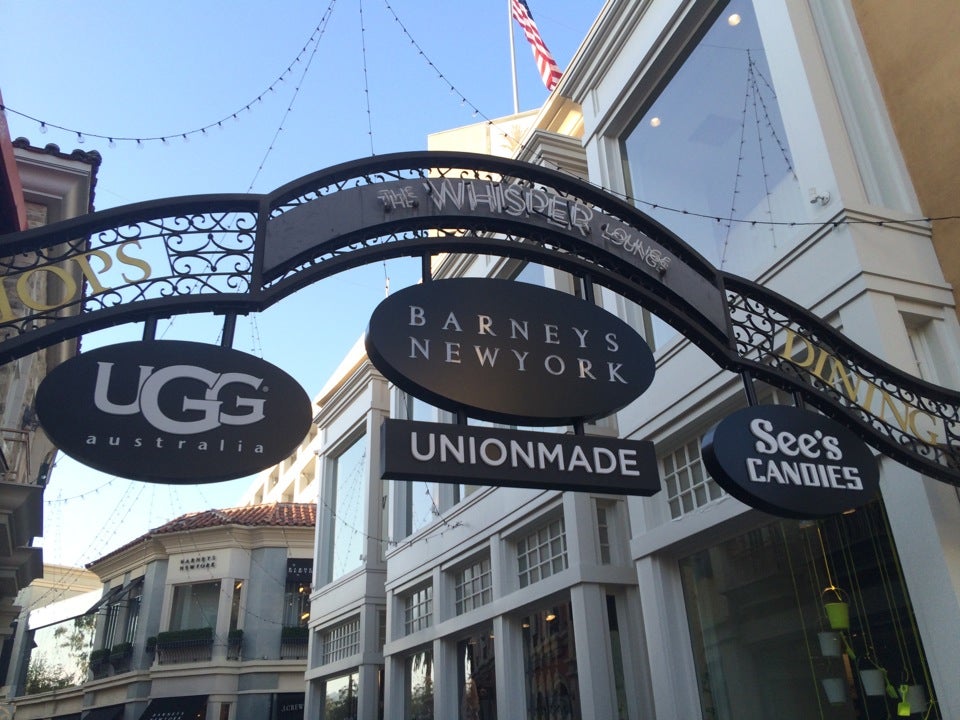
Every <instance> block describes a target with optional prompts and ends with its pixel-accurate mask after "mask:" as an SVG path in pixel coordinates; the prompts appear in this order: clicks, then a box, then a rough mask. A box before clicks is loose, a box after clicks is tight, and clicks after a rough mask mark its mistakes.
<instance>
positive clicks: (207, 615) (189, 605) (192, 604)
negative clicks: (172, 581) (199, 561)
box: [170, 580, 220, 630]
mask: <svg viewBox="0 0 960 720" xmlns="http://www.w3.org/2000/svg"><path fill="white" fill-rule="evenodd" d="M219 607H220V581H219V580H215V581H213V582H206V583H194V584H193V585H177V586H176V587H174V588H173V608H172V610H171V612H170V629H171V630H189V629H192V628H203V627H208V628H216V627H217V611H218V609H219Z"/></svg>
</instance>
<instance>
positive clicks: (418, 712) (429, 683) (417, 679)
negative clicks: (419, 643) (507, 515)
mask: <svg viewBox="0 0 960 720" xmlns="http://www.w3.org/2000/svg"><path fill="white" fill-rule="evenodd" d="M405 665H406V667H405V670H406V673H405V677H406V680H405V687H404V713H403V717H404V720H432V718H433V652H431V651H430V650H429V649H426V648H424V649H423V650H420V651H419V652H415V653H413V654H412V655H409V656H408V657H407V659H406V661H405Z"/></svg>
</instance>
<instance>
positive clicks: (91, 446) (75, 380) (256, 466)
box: [36, 340, 312, 483]
mask: <svg viewBox="0 0 960 720" xmlns="http://www.w3.org/2000/svg"><path fill="white" fill-rule="evenodd" d="M36 402H37V415H38V416H39V418H40V422H41V424H42V425H43V429H44V430H45V431H46V433H47V435H49V436H50V439H51V440H53V442H54V443H55V444H56V445H57V446H58V447H60V449H62V450H63V451H64V452H65V453H67V454H68V455H70V456H71V457H73V458H75V459H76V460H79V461H80V462H82V463H84V464H86V465H89V466H90V467H93V468H96V469H97V470H102V471H103V472H107V473H111V474H114V475H119V476H121V477H126V478H130V479H132V480H146V481H149V482H160V483H202V482H216V481H220V480H230V479H233V478H239V477H243V476H245V475H250V474H252V473H256V472H259V471H260V470H263V469H265V468H268V467H270V466H272V465H274V464H276V463H278V462H280V460H282V459H283V458H285V457H287V456H288V455H289V454H290V453H291V452H292V451H293V450H294V448H296V446H297V445H298V444H299V443H300V441H301V440H302V439H303V437H304V435H305V434H306V432H307V430H308V429H309V427H310V422H311V419H312V418H311V415H312V414H311V406H310V399H309V398H308V397H307V394H306V393H305V392H304V391H303V389H302V388H301V387H300V385H299V384H298V383H297V382H296V380H294V379H293V378H292V377H290V376H289V375H288V374H287V373H285V372H283V371H282V370H280V369H279V368H277V367H275V366H273V365H271V364H269V363H267V362H264V361H263V360H261V359H260V358H256V357H253V356H252V355H247V354H245V353H241V352H238V351H236V350H231V349H228V348H222V347H218V346H215V345H205V344H202V343H192V342H182V341H172V340H167V341H144V342H133V343H123V344H119V345H112V346H109V347H104V348H99V349H97V350H93V351H91V352H87V353H83V354H82V355H78V356H77V357H75V358H72V359H70V360H68V361H67V362H65V363H63V364H62V365H60V366H58V367H57V368H55V369H54V370H53V371H52V372H51V373H50V374H49V375H47V377H46V378H44V380H43V382H42V383H41V384H40V387H39V388H38V390H37V401H36Z"/></svg>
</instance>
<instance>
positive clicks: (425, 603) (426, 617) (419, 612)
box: [403, 585, 433, 635]
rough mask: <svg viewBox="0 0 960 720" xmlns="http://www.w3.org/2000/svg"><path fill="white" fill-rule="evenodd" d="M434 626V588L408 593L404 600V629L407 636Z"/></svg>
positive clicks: (430, 586) (427, 587) (428, 586)
mask: <svg viewBox="0 0 960 720" xmlns="http://www.w3.org/2000/svg"><path fill="white" fill-rule="evenodd" d="M432 624H433V586H432V585H424V586H423V587H421V588H419V589H417V590H414V591H413V592H410V593H408V594H407V595H405V596H404V598H403V629H404V633H405V634H406V635H409V634H410V633H413V632H417V631H418V630H423V629H425V628H428V627H430V626H431V625H432Z"/></svg>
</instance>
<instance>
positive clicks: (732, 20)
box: [727, 13, 742, 27]
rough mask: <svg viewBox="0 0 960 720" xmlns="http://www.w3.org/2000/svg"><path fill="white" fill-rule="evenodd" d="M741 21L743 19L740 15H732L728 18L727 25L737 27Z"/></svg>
mask: <svg viewBox="0 0 960 720" xmlns="http://www.w3.org/2000/svg"><path fill="white" fill-rule="evenodd" d="M741 19H742V18H741V17H740V15H738V14H737V13H733V14H732V15H730V17H728V18H727V25H729V26H730V27H736V26H737V25H739V24H740V20H741Z"/></svg>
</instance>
